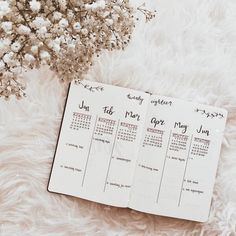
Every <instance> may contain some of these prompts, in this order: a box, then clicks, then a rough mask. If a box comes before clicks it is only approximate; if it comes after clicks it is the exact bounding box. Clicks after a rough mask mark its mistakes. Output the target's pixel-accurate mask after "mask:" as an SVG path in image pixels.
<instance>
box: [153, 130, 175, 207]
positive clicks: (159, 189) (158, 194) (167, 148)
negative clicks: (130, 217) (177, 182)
mask: <svg viewBox="0 0 236 236" xmlns="http://www.w3.org/2000/svg"><path fill="white" fill-rule="evenodd" d="M171 135H172V130H171V131H170V134H169V140H168V144H167V147H166V154H165V161H164V165H163V168H162V173H161V181H160V184H159V188H158V193H157V200H156V203H158V200H159V196H160V192H161V185H162V179H163V175H164V170H165V165H166V159H167V154H168V150H169V145H170V139H171Z"/></svg>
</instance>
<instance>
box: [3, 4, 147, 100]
mask: <svg viewBox="0 0 236 236" xmlns="http://www.w3.org/2000/svg"><path fill="white" fill-rule="evenodd" d="M139 10H140V11H144V14H146V13H147V12H145V10H144V9H143V8H141V9H139ZM133 12H134V10H133V8H132V7H131V6H130V4H129V0H42V1H38V0H31V1H26V0H0V97H5V98H9V97H10V96H11V95H15V96H16V97H17V98H21V97H23V96H25V92H24V89H25V85H24V83H23V81H22V79H21V75H22V72H23V71H24V70H25V69H33V68H39V67H40V65H45V64H47V65H49V66H50V68H51V69H52V70H53V71H55V72H56V73H57V74H58V77H59V78H60V79H62V80H68V81H71V80H72V79H75V78H83V75H84V74H85V73H86V72H87V71H88V69H89V67H90V66H91V65H92V63H93V58H94V56H95V55H97V56H99V54H100V52H101V51H102V50H104V49H106V50H113V49H124V48H125V46H126V45H127V44H128V43H129V41H130V38H131V34H132V31H133V28H134V26H135V24H134V16H133Z"/></svg>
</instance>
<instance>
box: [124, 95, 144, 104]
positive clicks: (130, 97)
mask: <svg viewBox="0 0 236 236" xmlns="http://www.w3.org/2000/svg"><path fill="white" fill-rule="evenodd" d="M127 98H128V99H131V100H136V101H138V103H139V105H142V103H143V100H144V99H143V98H142V97H141V96H135V95H131V94H128V95H127Z"/></svg>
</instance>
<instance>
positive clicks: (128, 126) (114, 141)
mask: <svg viewBox="0 0 236 236" xmlns="http://www.w3.org/2000/svg"><path fill="white" fill-rule="evenodd" d="M226 116H227V112H226V111H225V110H223V109H220V108H217V107H211V106H207V105H201V104H197V103H192V102H186V101H183V100H179V99H175V98H170V97H163V96H158V95H150V94H148V93H144V92H140V91H136V90H132V89H128V88H121V87H116V86H111V85H106V84H101V83H97V82H91V81H86V80H83V81H79V80H78V81H73V82H71V85H70V88H69V92H68V97H67V102H66V107H65V110H64V114H63V119H62V124H61V129H60V134H59V137H58V142H57V147H56V151H55V156H54V162H53V166H52V170H51V175H50V180H49V184H48V191H50V192H55V193H62V194H67V195H72V196H76V197H80V198H84V199H88V200H91V201H95V202H99V203H103V204H107V205H112V206H117V207H129V208H132V209H135V210H138V211H142V212H147V213H152V214H157V215H163V216H170V217H176V218H183V219H188V220H195V221H200V222H204V221H206V220H207V219H208V215H209V210H210V205H211V198H212V192H213V186H214V181H215V174H216V170H217V163H218V159H219V154H220V147H221V141H222V136H223V132H224V127H225V122H226Z"/></svg>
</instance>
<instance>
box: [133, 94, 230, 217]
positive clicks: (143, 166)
mask: <svg viewBox="0 0 236 236" xmlns="http://www.w3.org/2000/svg"><path fill="white" fill-rule="evenodd" d="M226 116H227V112H226V111H225V110H223V109H220V108H215V107H210V106H206V105H199V104H196V103H190V102H185V101H182V100H179V99H173V98H168V97H162V96H154V95H153V96H151V100H150V104H149V109H148V112H147V117H146V124H145V128H144V133H143V138H142V147H141V148H140V152H139V158H138V161H137V167H136V172H135V177H134V184H133V187H132V192H131V199H130V203H129V207H131V208H133V209H136V210H139V211H143V212H148V213H153V214H159V215H165V216H171V217H177V218H184V219H189V220H195V221H202V222H203V221H206V220H207V219H208V215H209V209H210V204H211V197H212V191H213V186H214V181H215V174H216V170H217V163H218V158H219V154H220V147H221V141H222V135H223V131H224V127H225V122H226Z"/></svg>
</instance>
